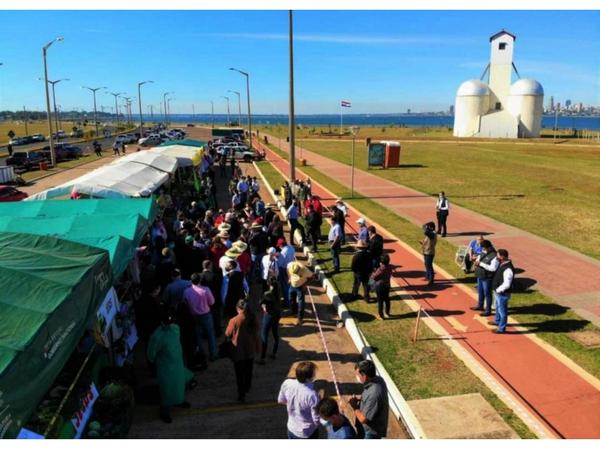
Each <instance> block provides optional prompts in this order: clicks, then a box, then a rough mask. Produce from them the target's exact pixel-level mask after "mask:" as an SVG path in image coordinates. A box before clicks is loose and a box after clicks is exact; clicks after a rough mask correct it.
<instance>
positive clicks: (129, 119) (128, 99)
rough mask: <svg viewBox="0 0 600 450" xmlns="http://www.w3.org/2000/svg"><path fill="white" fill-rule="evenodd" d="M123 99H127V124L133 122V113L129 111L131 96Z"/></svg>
mask: <svg viewBox="0 0 600 450" xmlns="http://www.w3.org/2000/svg"><path fill="white" fill-rule="evenodd" d="M123 100H125V105H123V106H124V107H125V114H124V115H125V116H126V117H127V124H129V123H131V114H130V113H129V105H130V104H131V97H123Z"/></svg>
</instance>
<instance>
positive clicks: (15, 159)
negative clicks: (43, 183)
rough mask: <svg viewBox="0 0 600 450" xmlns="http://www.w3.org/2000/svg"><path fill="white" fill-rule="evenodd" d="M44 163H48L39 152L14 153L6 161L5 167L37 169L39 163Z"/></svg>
mask: <svg viewBox="0 0 600 450" xmlns="http://www.w3.org/2000/svg"><path fill="white" fill-rule="evenodd" d="M46 161H48V159H47V158H46V155H45V154H44V153H43V152H40V151H29V152H14V153H13V154H12V156H10V157H8V158H7V159H6V165H7V166H15V167H22V168H24V169H27V170H29V169H31V168H34V167H36V168H37V167H38V165H39V164H40V163H41V162H46Z"/></svg>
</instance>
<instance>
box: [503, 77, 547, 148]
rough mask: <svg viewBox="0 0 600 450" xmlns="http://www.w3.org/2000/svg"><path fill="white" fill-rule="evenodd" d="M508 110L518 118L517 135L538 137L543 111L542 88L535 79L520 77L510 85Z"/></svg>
mask: <svg viewBox="0 0 600 450" xmlns="http://www.w3.org/2000/svg"><path fill="white" fill-rule="evenodd" d="M508 110H509V111H510V112H511V114H512V115H514V116H515V117H518V118H519V137H521V138H532V137H539V136H540V130H541V128H542V113H543V112H544V88H543V87H542V85H541V84H540V83H539V82H537V81H536V80H531V79H525V78H522V79H520V80H519V81H517V82H516V83H514V84H513V85H512V86H511V87H510V94H509V97H508Z"/></svg>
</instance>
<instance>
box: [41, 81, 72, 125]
mask: <svg viewBox="0 0 600 450" xmlns="http://www.w3.org/2000/svg"><path fill="white" fill-rule="evenodd" d="M38 80H40V81H43V78H38ZM61 81H69V78H61V79H60V80H55V81H52V80H48V83H49V84H51V85H52V103H53V105H54V125H55V126H56V130H57V131H58V130H59V128H60V119H59V118H58V110H57V109H56V89H55V85H56V84H58V83H60V82H61Z"/></svg>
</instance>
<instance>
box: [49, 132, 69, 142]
mask: <svg viewBox="0 0 600 450" xmlns="http://www.w3.org/2000/svg"><path fill="white" fill-rule="evenodd" d="M66 137H67V134H66V133H65V132H64V131H63V130H58V131H57V132H56V133H52V139H56V140H59V139H65V138H66Z"/></svg>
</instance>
